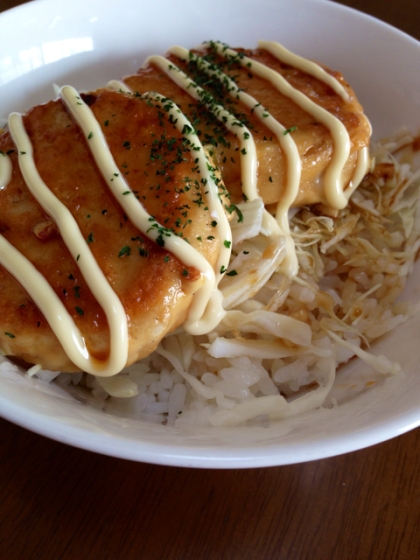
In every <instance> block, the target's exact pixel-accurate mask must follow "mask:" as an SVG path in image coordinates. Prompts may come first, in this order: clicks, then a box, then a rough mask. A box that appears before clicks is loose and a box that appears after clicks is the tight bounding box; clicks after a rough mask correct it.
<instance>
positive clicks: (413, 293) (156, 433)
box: [0, 0, 420, 468]
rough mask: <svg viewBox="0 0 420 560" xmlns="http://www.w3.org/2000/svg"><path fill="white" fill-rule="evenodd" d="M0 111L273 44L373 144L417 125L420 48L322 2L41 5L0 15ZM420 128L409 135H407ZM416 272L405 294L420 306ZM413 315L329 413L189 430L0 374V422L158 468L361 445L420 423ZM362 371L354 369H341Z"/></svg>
mask: <svg viewBox="0 0 420 560" xmlns="http://www.w3.org/2000/svg"><path fill="white" fill-rule="evenodd" d="M0 34H1V38H2V44H3V45H5V48H2V51H1V53H0V114H1V115H4V116H6V115H7V114H8V113H9V112H10V111H13V110H18V111H26V110H27V109H29V108H30V107H31V106H33V105H35V104H37V103H40V102H44V101H47V100H48V99H49V98H51V97H52V88H51V84H53V83H57V84H59V85H63V84H64V83H65V82H66V83H71V84H72V85H74V86H75V87H79V88H81V89H83V90H88V89H91V88H95V87H98V86H101V85H103V84H104V83H106V82H107V81H108V80H109V79H110V78H114V77H115V78H118V77H121V76H124V75H126V74H129V73H133V72H135V71H136V70H137V69H138V68H139V67H140V66H141V64H142V62H143V60H144V59H145V57H146V56H148V55H149V54H152V53H164V52H165V51H166V49H167V48H168V47H169V46H171V45H173V44H176V43H178V44H183V45H185V46H187V47H192V46H194V45H196V44H199V43H201V42H202V41H203V40H206V39H219V40H222V41H225V42H227V43H230V44H232V45H244V46H254V45H256V42H257V40H258V39H261V38H264V39H269V40H276V41H279V42H281V43H283V44H284V45H285V46H287V47H288V48H290V49H292V50H294V51H295V52H297V53H299V54H302V55H304V56H307V57H311V58H315V59H318V60H320V61H322V62H324V63H325V64H327V65H328V66H330V67H331V68H336V69H339V70H340V71H341V72H343V74H344V76H345V77H346V79H347V80H348V81H349V82H350V83H351V84H352V86H353V87H354V89H355V90H356V92H357V94H358V96H359V99H360V100H361V102H362V104H363V105H364V107H365V110H366V112H367V114H368V115H369V117H370V119H371V121H372V124H373V127H374V136H375V137H380V136H383V135H386V134H388V133H390V132H393V131H395V129H397V128H399V127H400V126H401V125H404V124H405V125H410V126H412V127H415V129H418V128H419V126H420V95H419V91H420V73H419V72H418V60H419V58H420V44H419V43H418V42H417V41H415V40H414V39H412V38H410V37H408V36H407V35H404V34H403V33H401V32H399V31H397V30H395V29H393V28H391V27H389V26H387V25H385V24H383V23H381V22H379V21H376V20H374V19H372V18H370V17H367V16H364V15H362V14H360V13H357V12H355V11H352V10H349V9H347V8H344V7H342V6H340V5H337V4H334V3H332V2H329V1H322V0H293V2H291V1H290V0H259V1H258V2H255V0H236V1H231V2H229V1H227V0H212V2H211V3H210V4H206V5H203V4H200V3H199V2H196V1H195V0H184V1H183V2H182V3H180V2H173V0H160V1H159V2H149V1H148V2H146V1H144V0H141V1H139V0H119V1H118V2H114V3H105V2H103V0H89V2H86V0H72V2H65V1H64V0H40V1H38V2H34V3H31V4H26V5H23V6H21V7H19V8H15V9H14V10H11V11H9V12H6V13H4V14H2V15H1V16H0ZM414 132H416V130H414ZM419 274H420V271H419V270H417V272H416V273H415V274H414V275H413V276H412V278H411V281H410V284H409V287H408V291H407V293H408V295H409V297H410V298H412V299H415V298H416V297H418V293H417V286H418V280H417V279H418V278H419ZM419 328H420V317H418V318H416V319H414V320H413V321H411V322H410V323H408V324H406V325H404V326H402V327H401V328H400V329H398V330H397V331H395V332H394V333H392V334H391V335H390V336H388V337H387V338H386V339H384V340H383V341H381V342H380V343H379V344H377V345H376V346H375V351H377V352H382V353H386V354H387V356H389V357H390V358H391V359H393V360H397V361H399V362H400V364H401V365H402V367H403V369H404V372H405V378H403V379H401V378H398V379H390V380H389V381H387V382H386V383H384V384H383V385H381V386H376V387H374V388H372V389H370V390H368V391H366V392H364V393H362V394H359V395H358V396H357V397H355V398H353V399H352V400H350V401H348V402H346V403H345V404H342V405H340V406H338V407H336V408H334V409H331V410H323V409H321V410H317V411H313V412H311V413H309V414H306V415H304V416H301V417H299V418H291V419H288V420H286V421H282V422H280V423H274V424H273V425H272V426H271V427H269V428H252V429H250V428H234V429H213V428H212V429H205V430H204V429H190V430H186V429H184V430H179V429H176V428H173V427H166V426H160V425H153V424H148V423H143V422H140V421H137V420H134V419H130V418H123V417H121V416H111V415H109V414H106V413H104V412H102V411H100V410H95V409H94V408H92V407H90V406H88V405H84V404H81V403H80V402H77V401H75V400H73V399H72V398H71V397H70V396H69V395H68V394H66V393H64V392H62V391H61V390H60V389H58V388H57V387H54V386H48V385H45V384H44V383H41V382H39V381H36V380H34V379H32V380H29V379H26V378H24V377H23V376H20V375H18V374H16V375H9V376H4V375H3V376H1V377H0V414H1V415H2V416H3V417H4V418H7V419H9V420H11V421H12V422H16V423H17V424H20V425H21V426H24V427H26V428H28V429H30V430H33V431H36V432H38V433H40V434H43V435H45V436H48V437H51V438H54V439H57V440H59V441H62V442H65V443H69V444H72V445H75V446H78V447H82V448H85V449H89V450H92V451H97V452H100V453H104V454H107V455H113V456H117V457H122V458H127V459H133V460H138V461H145V462H153V463H160V464H167V465H178V466H194V467H212V468H216V467H223V468H233V467H256V466H268V465H281V464H287V463H297V462H302V461H308V460H311V459H319V458H323V457H328V456H332V455H337V454H340V453H345V452H348V451H352V450H356V449H360V448H363V447H366V446H369V445H372V444H375V443H378V442H381V441H384V440H386V439H389V438H391V437H394V436H396V435H398V434H401V433H403V432H405V431H407V430H410V429H412V428H414V427H416V426H418V425H419V424H420V377H419V371H418V364H419V362H420V345H419V344H418V342H417V336H416V334H417V333H418V332H419ZM361 367H363V366H362V365H361V364H360V363H359V362H358V361H352V362H351V364H350V365H349V366H348V367H347V369H349V368H352V370H353V371H355V372H357V370H358V368H361Z"/></svg>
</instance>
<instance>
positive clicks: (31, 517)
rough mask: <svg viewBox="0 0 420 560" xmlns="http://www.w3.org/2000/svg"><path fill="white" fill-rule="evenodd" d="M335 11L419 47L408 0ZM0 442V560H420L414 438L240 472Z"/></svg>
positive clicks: (15, 440)
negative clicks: (357, 13)
mask: <svg viewBox="0 0 420 560" xmlns="http://www.w3.org/2000/svg"><path fill="white" fill-rule="evenodd" d="M342 3H346V4H348V5H352V6H355V7H358V8H359V9H362V10H364V11H366V12H370V13H372V14H374V15H376V16H378V17H381V18H382V19H384V20H385V21H389V22H391V23H394V24H396V25H398V26H400V27H401V28H402V29H404V30H406V31H407V32H410V33H412V34H417V38H418V39H420V31H419V30H420V11H419V10H418V2H417V0H400V2H398V3H396V2H392V3H386V2H383V0H381V1H380V0H364V1H362V0H347V1H346V2H342ZM15 4H16V0H12V1H10V0H9V1H8V2H6V3H5V2H4V0H0V6H1V7H2V8H3V9H5V8H6V7H10V6H12V5H15ZM0 434H1V435H0V442H1V447H0V480H1V484H0V558H7V559H10V560H44V559H46V560H50V559H54V560H56V559H57V560H58V559H59V560H73V559H74V558H82V559H83V560H97V559H101V560H117V559H118V560H120V559H121V560H138V559H142V560H143V559H144V560H330V559H334V560H336V559H337V560H413V559H416V558H419V557H420V531H419V526H420V508H419V504H420V462H419V457H420V430H415V431H412V432H410V433H408V434H405V435H402V436H400V437H398V438H396V439H393V440H391V441H389V442H385V443H382V444H380V445H377V446H374V447H371V448H368V449H364V450H361V451H357V452H354V453H350V454H347V455H343V456H340V457H333V458H331V459H326V460H320V461H313V462H310V463H306V464H301V465H290V466H285V467H278V468H269V469H250V470H244V471H238V470H234V471H208V470H198V469H179V468H172V467H160V466H153V465H143V464H139V463H132V462H130V461H123V460H120V459H113V458H109V457H103V456H100V455H96V454H94V453H89V452H86V451H80V450H78V449H73V448H71V447H67V446H65V445H64V444H61V443H56V442H53V441H50V440H47V439H45V438H43V437H40V436H38V435H35V434H33V433H30V432H28V431H26V430H23V429H22V428H19V427H17V426H14V425H12V424H10V423H9V422H6V421H5V420H2V421H0Z"/></svg>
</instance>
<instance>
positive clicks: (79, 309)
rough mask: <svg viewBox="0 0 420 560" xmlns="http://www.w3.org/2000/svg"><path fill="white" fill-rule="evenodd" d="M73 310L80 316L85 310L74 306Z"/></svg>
mask: <svg viewBox="0 0 420 560" xmlns="http://www.w3.org/2000/svg"><path fill="white" fill-rule="evenodd" d="M75 310H76V311H77V314H78V315H80V317H83V315H84V314H85V312H84V311H83V309H82V308H81V307H77V306H76V307H75Z"/></svg>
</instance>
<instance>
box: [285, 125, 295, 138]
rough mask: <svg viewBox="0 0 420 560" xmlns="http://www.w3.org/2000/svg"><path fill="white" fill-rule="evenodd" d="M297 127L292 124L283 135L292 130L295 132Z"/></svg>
mask: <svg viewBox="0 0 420 560" xmlns="http://www.w3.org/2000/svg"><path fill="white" fill-rule="evenodd" d="M296 129H297V126H291V127H290V128H287V129H286V130H285V131H284V132H283V135H284V136H286V134H290V133H291V132H294V131H295V130H296Z"/></svg>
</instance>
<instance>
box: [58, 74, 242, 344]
mask: <svg viewBox="0 0 420 560" xmlns="http://www.w3.org/2000/svg"><path fill="white" fill-rule="evenodd" d="M111 85H112V84H111ZM114 85H116V88H117V89H122V88H121V87H120V86H121V85H122V84H120V83H118V82H114ZM124 89H125V91H126V92H127V90H128V88H124ZM60 96H61V98H62V100H63V102H64V103H65V105H66V107H67V109H68V110H69V112H70V113H71V115H72V116H73V118H74V120H75V121H76V122H77V124H78V125H79V127H80V128H81V130H82V131H83V132H84V134H85V136H86V138H87V139H88V146H89V148H90V150H91V152H92V155H93V157H94V159H95V162H96V164H97V166H98V168H99V170H100V172H101V174H102V176H103V178H104V179H105V181H106V182H107V185H108V188H109V189H110V191H111V193H112V194H113V195H114V197H115V199H116V200H117V202H118V203H119V204H120V205H121V206H122V208H123V209H124V212H125V213H126V215H127V216H128V218H129V219H130V220H131V222H132V223H133V224H134V225H135V226H136V227H137V228H138V229H139V230H140V231H141V232H142V233H143V234H144V235H146V236H147V237H149V239H152V240H153V241H156V239H157V237H158V236H159V231H158V230H159V229H160V230H162V229H164V230H166V228H164V227H163V226H162V225H161V224H158V223H157V222H156V220H154V218H153V217H152V216H151V215H150V214H149V213H148V212H147V211H146V210H145V208H144V207H143V205H142V204H141V203H140V201H138V200H137V198H136V197H135V196H134V193H133V196H129V195H127V194H124V193H127V191H128V190H131V189H130V186H129V184H128V183H127V181H126V179H125V178H124V176H123V175H122V174H121V173H120V171H119V169H118V167H117V164H116V163H115V160H114V158H113V157H112V154H111V151H110V149H109V147H108V144H107V142H106V140H105V137H104V135H103V133H102V129H101V126H100V124H99V123H98V121H97V120H96V117H95V115H94V114H93V112H92V110H91V109H90V107H89V106H88V105H87V104H86V103H84V102H83V101H82V100H81V98H80V96H79V94H78V92H77V91H76V90H75V89H74V88H72V87H70V86H64V87H63V88H61V90H60ZM144 97H146V98H147V99H150V100H152V101H154V102H155V103H157V104H160V105H162V106H166V105H169V107H168V110H167V113H166V114H167V115H168V118H169V117H170V116H172V117H173V118H172V121H173V122H174V123H175V121H176V124H175V126H176V127H177V129H178V130H179V131H180V132H181V131H182V130H183V129H184V127H185V126H187V127H189V128H190V130H191V132H190V133H189V134H188V140H189V141H190V142H191V145H195V146H197V147H200V150H199V151H198V152H197V156H196V157H197V158H198V160H199V161H198V165H199V168H200V174H201V176H202V177H204V178H205V179H206V180H207V183H206V186H207V187H208V188H207V190H206V193H207V194H206V197H207V206H208V208H209V212H210V215H211V216H212V218H213V219H214V220H215V221H216V222H217V225H216V227H215V230H216V233H217V234H218V237H219V240H220V252H219V258H218V262H217V268H216V270H217V272H216V274H215V273H214V271H213V269H212V267H211V265H210V264H209V262H208V261H207V260H206V259H205V258H204V257H203V256H202V255H201V253H199V252H198V251H197V250H196V249H194V247H192V246H191V245H190V244H189V243H187V242H186V241H185V240H184V239H182V238H180V237H178V236H177V235H174V234H173V233H169V232H168V235H167V236H166V235H165V236H164V240H165V248H166V249H168V250H169V251H170V252H171V253H172V254H174V255H175V256H176V257H177V258H178V259H179V260H180V261H181V262H183V263H184V264H185V265H186V266H191V267H193V268H196V269H198V270H199V271H200V273H201V275H202V278H203V286H202V287H201V288H200V289H199V290H198V291H197V293H196V294H195V296H194V299H193V303H192V305H191V307H190V310H189V314H188V318H187V320H186V322H185V323H184V328H185V329H186V330H187V331H188V332H191V333H193V334H203V333H205V332H208V331H210V330H212V329H213V328H214V327H215V326H216V324H217V323H218V322H219V321H220V320H221V318H222V317H223V314H224V311H223V308H222V306H221V298H220V296H219V295H217V293H216V292H217V284H218V282H219V280H220V278H221V277H222V274H221V273H220V270H221V269H222V267H224V268H227V266H228V264H229V259H230V251H231V249H230V246H229V248H228V247H226V245H225V244H224V241H225V240H226V241H227V242H231V241H232V237H231V230H230V227H229V223H228V220H227V218H226V215H225V212H224V210H223V207H222V204H221V202H220V198H219V195H218V188H217V185H216V184H215V181H214V178H213V176H212V174H211V173H210V171H209V169H208V160H207V158H206V157H205V154H204V150H203V147H202V146H201V143H200V140H199V139H198V137H197V135H196V134H195V132H194V131H193V127H192V125H191V123H190V122H189V120H188V119H187V118H186V117H185V115H183V113H182V112H181V111H180V109H179V108H178V107H177V105H176V104H175V103H173V102H172V101H170V100H169V99H167V98H165V97H163V96H161V95H159V94H156V93H148V94H146V95H145V96H144ZM154 224H156V225H157V226H158V227H153V225H154ZM166 231H168V230H166Z"/></svg>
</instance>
